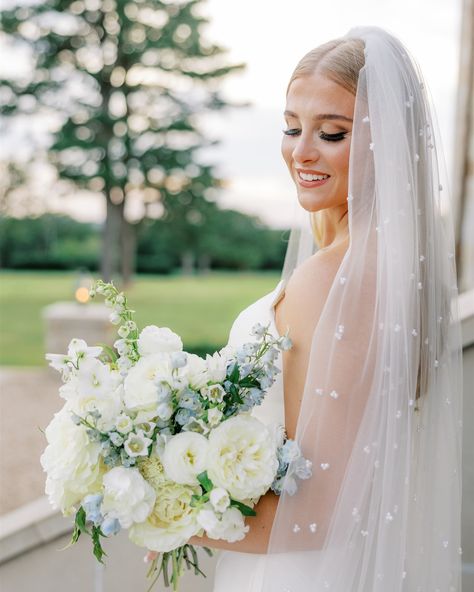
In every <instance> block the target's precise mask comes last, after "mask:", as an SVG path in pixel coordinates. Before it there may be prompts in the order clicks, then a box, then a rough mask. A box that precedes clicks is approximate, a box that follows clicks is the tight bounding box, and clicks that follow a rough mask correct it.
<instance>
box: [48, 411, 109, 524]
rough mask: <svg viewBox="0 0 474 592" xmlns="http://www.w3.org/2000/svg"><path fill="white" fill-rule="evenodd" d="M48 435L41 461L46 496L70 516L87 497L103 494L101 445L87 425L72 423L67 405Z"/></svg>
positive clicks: (55, 419)
mask: <svg viewBox="0 0 474 592" xmlns="http://www.w3.org/2000/svg"><path fill="white" fill-rule="evenodd" d="M45 435H46V439H47V441H48V445H47V446H46V449H45V451H44V452H43V454H42V456H41V459H40V460H41V465H42V467H43V469H44V471H46V473H47V478H46V494H47V495H48V497H49V501H50V502H51V504H52V505H53V507H54V508H60V509H61V511H62V512H63V513H64V514H65V515H70V514H72V513H73V512H74V511H75V510H76V509H77V508H75V506H76V504H79V503H80V501H81V500H82V499H83V498H84V497H85V496H86V495H88V494H90V493H97V492H98V491H100V487H101V482H102V473H103V467H102V466H101V462H100V445H99V444H98V443H97V442H90V441H89V437H88V435H87V433H86V428H85V427H84V426H82V425H75V424H74V423H73V421H72V419H71V410H70V409H69V407H68V406H67V404H66V405H65V406H64V407H63V408H62V409H61V411H59V412H58V413H56V414H55V415H54V417H53V419H52V420H51V422H50V424H49V425H48V427H47V428H46V430H45Z"/></svg>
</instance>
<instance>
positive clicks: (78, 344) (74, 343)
mask: <svg viewBox="0 0 474 592" xmlns="http://www.w3.org/2000/svg"><path fill="white" fill-rule="evenodd" d="M102 349H103V348H101V347H89V346H88V345H87V343H86V342H85V341H84V339H77V338H74V339H71V341H70V342H69V346H68V348H67V355H68V356H69V357H70V358H71V359H72V360H74V361H75V362H79V361H82V360H85V359H87V358H97V357H98V356H100V354H101V353H102Z"/></svg>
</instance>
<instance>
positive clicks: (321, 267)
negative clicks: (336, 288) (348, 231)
mask: <svg viewBox="0 0 474 592" xmlns="http://www.w3.org/2000/svg"><path fill="white" fill-rule="evenodd" d="M346 248H347V247H346V245H340V246H338V247H336V248H334V249H331V250H327V251H318V252H317V253H315V254H314V255H313V256H311V257H309V258H308V259H307V260H306V261H304V262H303V263H302V264H301V265H300V266H299V267H298V268H297V269H295V271H294V272H293V275H292V276H291V278H290V280H289V281H288V284H287V286H286V289H285V300H286V302H285V307H284V308H285V309H286V310H287V312H288V313H289V312H290V310H291V309H292V308H293V309H294V312H295V313H297V312H298V311H299V313H300V315H299V316H300V317H301V308H303V307H304V308H305V309H306V310H307V311H310V310H314V311H315V312H316V311H317V310H321V308H322V306H324V303H325V302H326V298H327V295H328V293H329V290H330V288H331V285H332V283H333V281H334V277H335V275H336V273H337V270H338V269H339V267H340V265H341V261H342V259H343V257H344V254H345V252H346Z"/></svg>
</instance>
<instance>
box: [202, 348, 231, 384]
mask: <svg viewBox="0 0 474 592" xmlns="http://www.w3.org/2000/svg"><path fill="white" fill-rule="evenodd" d="M232 351H233V350H231V349H230V348H228V349H226V348H222V349H221V350H220V351H219V352H215V353H214V354H212V356H210V355H209V354H207V355H206V365H207V373H208V375H209V380H210V381H211V382H224V380H225V379H226V376H227V362H228V360H229V359H230V357H231V352H232Z"/></svg>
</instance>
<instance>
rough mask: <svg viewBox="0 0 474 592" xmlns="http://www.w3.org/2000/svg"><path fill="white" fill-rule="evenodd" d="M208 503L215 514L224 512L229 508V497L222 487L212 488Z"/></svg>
mask: <svg viewBox="0 0 474 592" xmlns="http://www.w3.org/2000/svg"><path fill="white" fill-rule="evenodd" d="M209 501H210V502H211V504H212V507H213V508H214V510H215V511H216V512H225V510H227V508H228V507H229V504H230V497H229V494H228V492H227V491H226V490H225V489H223V488H222V487H214V489H213V490H212V491H211V493H210V496H209Z"/></svg>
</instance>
